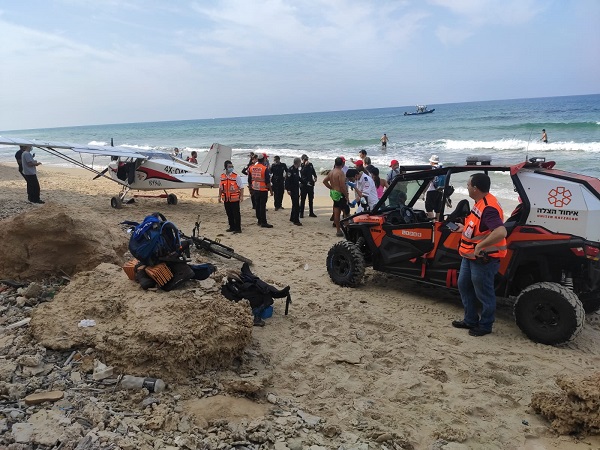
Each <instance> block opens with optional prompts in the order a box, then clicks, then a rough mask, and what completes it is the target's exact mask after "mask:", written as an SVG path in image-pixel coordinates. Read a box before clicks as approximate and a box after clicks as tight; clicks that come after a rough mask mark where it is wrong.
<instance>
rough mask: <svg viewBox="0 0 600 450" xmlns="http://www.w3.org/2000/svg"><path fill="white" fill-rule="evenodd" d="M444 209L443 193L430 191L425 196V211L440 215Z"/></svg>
mask: <svg viewBox="0 0 600 450" xmlns="http://www.w3.org/2000/svg"><path fill="white" fill-rule="evenodd" d="M441 209H442V191H437V190H436V191H429V192H427V194H426V195H425V211H427V212H431V211H435V212H436V213H439V212H440V211H441Z"/></svg>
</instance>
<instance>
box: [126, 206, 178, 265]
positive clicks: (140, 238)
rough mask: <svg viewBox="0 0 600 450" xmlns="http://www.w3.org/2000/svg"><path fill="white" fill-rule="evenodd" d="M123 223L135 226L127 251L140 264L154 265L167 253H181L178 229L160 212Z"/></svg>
mask: <svg viewBox="0 0 600 450" xmlns="http://www.w3.org/2000/svg"><path fill="white" fill-rule="evenodd" d="M124 223H126V224H128V225H132V226H135V228H134V229H133V232H132V233H131V238H130V239H129V251H130V252H131V254H132V255H133V257H134V258H136V259H137V260H138V261H140V262H141V263H142V264H145V265H148V266H154V265H156V264H158V263H159V262H161V261H162V260H163V259H164V258H165V257H167V256H169V255H173V254H176V255H177V256H179V255H180V254H181V240H180V238H179V230H178V229H177V227H176V226H175V224H173V223H172V222H169V221H168V220H167V219H166V218H165V216H163V215H162V214H161V213H154V214H151V215H149V216H147V217H146V218H145V219H144V220H143V221H142V223H137V222H124Z"/></svg>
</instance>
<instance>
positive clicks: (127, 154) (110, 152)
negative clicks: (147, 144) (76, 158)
mask: <svg viewBox="0 0 600 450" xmlns="http://www.w3.org/2000/svg"><path fill="white" fill-rule="evenodd" d="M71 150H73V151H74V152H77V153H87V154H91V155H98V156H120V157H123V158H136V159H148V156H146V155H143V154H141V153H138V152H134V151H132V150H131V149H128V148H125V147H109V146H105V145H87V146H85V147H84V146H80V145H77V146H76V147H71Z"/></svg>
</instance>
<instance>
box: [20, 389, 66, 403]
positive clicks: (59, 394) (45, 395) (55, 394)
mask: <svg viewBox="0 0 600 450" xmlns="http://www.w3.org/2000/svg"><path fill="white" fill-rule="evenodd" d="M64 396H65V393H64V392H63V391H46V392H38V393H36V394H30V395H28V396H27V397H25V404H26V405H39V404H40V403H44V402H56V401H58V400H60V399H61V398H63V397H64Z"/></svg>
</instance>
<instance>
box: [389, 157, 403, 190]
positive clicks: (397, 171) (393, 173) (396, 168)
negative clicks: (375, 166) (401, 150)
mask: <svg viewBox="0 0 600 450" xmlns="http://www.w3.org/2000/svg"><path fill="white" fill-rule="evenodd" d="M390 167H391V168H392V170H390V172H389V173H388V174H387V182H388V184H391V183H392V180H393V179H394V177H396V175H400V163H399V162H398V160H397V159H392V161H391V162H390Z"/></svg>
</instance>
